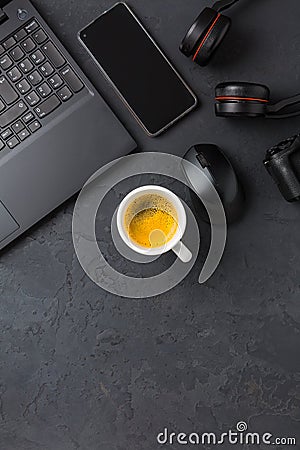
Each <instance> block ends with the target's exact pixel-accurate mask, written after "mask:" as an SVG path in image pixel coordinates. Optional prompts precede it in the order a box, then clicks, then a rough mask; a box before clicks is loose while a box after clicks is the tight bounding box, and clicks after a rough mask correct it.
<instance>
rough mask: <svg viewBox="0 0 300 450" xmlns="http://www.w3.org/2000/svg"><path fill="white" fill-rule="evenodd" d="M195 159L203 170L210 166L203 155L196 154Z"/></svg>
mask: <svg viewBox="0 0 300 450" xmlns="http://www.w3.org/2000/svg"><path fill="white" fill-rule="evenodd" d="M196 158H197V159H198V161H199V163H200V164H201V166H202V169H205V168H206V167H209V166H210V164H209V162H208V161H207V159H206V158H205V156H204V155H203V153H198V154H197V155H196Z"/></svg>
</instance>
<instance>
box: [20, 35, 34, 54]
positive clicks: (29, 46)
mask: <svg viewBox="0 0 300 450" xmlns="http://www.w3.org/2000/svg"><path fill="white" fill-rule="evenodd" d="M21 46H22V48H23V49H24V50H25V52H26V53H30V52H32V50H34V49H35V47H36V45H35V43H34V42H33V40H32V39H31V38H30V37H29V38H27V39H25V41H23V42H22V44H21Z"/></svg>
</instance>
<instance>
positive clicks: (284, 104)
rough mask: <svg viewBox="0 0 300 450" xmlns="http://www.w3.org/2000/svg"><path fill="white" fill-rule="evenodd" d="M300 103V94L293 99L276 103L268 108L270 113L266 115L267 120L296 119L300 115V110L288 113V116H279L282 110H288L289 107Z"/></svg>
mask: <svg viewBox="0 0 300 450" xmlns="http://www.w3.org/2000/svg"><path fill="white" fill-rule="evenodd" d="M298 103H300V94H296V95H294V96H293V97H289V98H286V99H284V100H280V101H279V102H278V103H275V104H274V105H270V106H268V113H267V114H266V117H267V118H270V119H271V118H272V119H284V118H288V117H295V116H299V115H300V109H299V111H294V112H292V113H286V114H277V113H278V112H280V111H281V110H282V109H285V108H288V107H289V106H293V105H296V104H298Z"/></svg>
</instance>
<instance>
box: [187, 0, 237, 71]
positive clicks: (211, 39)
mask: <svg viewBox="0 0 300 450" xmlns="http://www.w3.org/2000/svg"><path fill="white" fill-rule="evenodd" d="M238 1H239V0H220V1H218V2H216V3H215V4H214V5H213V6H212V7H211V8H204V10H203V11H202V12H201V14H200V15H199V16H198V17H197V19H196V20H195V22H194V23H193V25H192V26H191V27H190V29H189V30H188V32H187V33H186V35H185V37H184V38H183V40H182V42H181V45H180V50H181V52H182V53H183V54H184V55H185V56H188V57H190V56H193V61H195V62H196V63H198V64H199V65H200V66H206V65H207V64H208V63H209V61H210V59H211V57H212V55H213V54H214V52H215V51H216V50H217V48H218V47H219V45H220V44H221V42H222V41H223V39H224V37H225V35H226V34H227V32H228V30H229V28H230V25H231V20H230V19H229V17H226V16H223V14H221V12H222V11H225V9H228V8H230V7H231V6H232V5H234V4H235V3H237V2H238Z"/></svg>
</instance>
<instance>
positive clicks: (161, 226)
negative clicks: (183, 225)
mask: <svg viewBox="0 0 300 450" xmlns="http://www.w3.org/2000/svg"><path fill="white" fill-rule="evenodd" d="M125 227H126V229H127V232H128V235H129V237H130V239H131V241H132V242H133V243H135V244H138V245H139V246H142V247H145V248H158V247H162V246H163V245H165V244H166V243H168V242H169V241H170V240H171V239H172V238H173V237H174V236H175V234H176V231H177V228H178V219H177V213H176V210H175V208H174V206H173V205H172V203H171V202H170V201H169V200H167V199H166V198H165V197H163V196H160V195H157V194H145V195H142V196H141V197H139V198H137V199H136V200H134V201H133V202H132V203H131V204H130V205H129V206H128V208H127V210H126V213H125Z"/></svg>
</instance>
